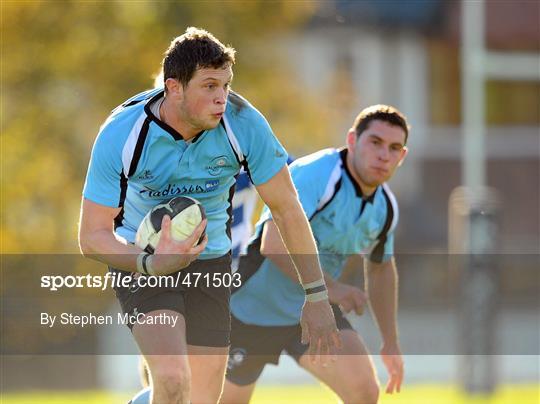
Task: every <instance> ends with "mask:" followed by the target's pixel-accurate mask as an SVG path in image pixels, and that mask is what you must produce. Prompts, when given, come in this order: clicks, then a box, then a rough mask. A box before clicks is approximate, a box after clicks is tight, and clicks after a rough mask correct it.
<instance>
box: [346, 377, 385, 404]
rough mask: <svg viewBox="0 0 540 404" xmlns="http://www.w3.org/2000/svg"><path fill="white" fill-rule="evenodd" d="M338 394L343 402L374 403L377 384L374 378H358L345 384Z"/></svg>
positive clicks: (377, 394) (377, 393) (377, 396)
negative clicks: (347, 384)
mask: <svg viewBox="0 0 540 404" xmlns="http://www.w3.org/2000/svg"><path fill="white" fill-rule="evenodd" d="M340 396H341V398H342V399H343V402H344V403H345V404H376V403H377V402H378V401H379V385H378V383H377V381H376V380H375V379H374V378H369V379H366V380H358V381H355V382H354V383H351V384H350V385H349V386H347V387H346V388H345V389H344V390H343V392H342V394H340Z"/></svg>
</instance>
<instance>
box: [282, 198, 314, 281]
mask: <svg viewBox="0 0 540 404" xmlns="http://www.w3.org/2000/svg"><path fill="white" fill-rule="evenodd" d="M272 214H273V219H274V222H275V224H276V226H277V227H278V229H279V232H280V234H281V237H282V238H283V241H284V242H285V245H286V246H287V250H288V251H289V253H290V254H291V258H292V260H293V262H294V265H295V267H296V269H297V271H298V276H299V278H300V280H301V282H302V283H309V282H313V281H316V280H319V279H321V278H322V276H323V275H322V271H321V267H320V264H319V257H318V255H317V246H316V244H315V240H314V238H313V235H312V233H311V230H310V227H309V222H308V220H307V218H306V216H305V214H304V213H303V211H302V208H301V207H300V204H299V203H298V202H297V203H296V205H295V206H294V208H289V209H287V211H286V212H283V213H280V212H272Z"/></svg>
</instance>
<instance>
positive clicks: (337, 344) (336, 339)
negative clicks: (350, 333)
mask: <svg viewBox="0 0 540 404" xmlns="http://www.w3.org/2000/svg"><path fill="white" fill-rule="evenodd" d="M332 347H333V348H334V350H340V349H342V348H343V342H342V341H341V334H340V333H339V331H338V330H335V331H334V332H333V333H332Z"/></svg>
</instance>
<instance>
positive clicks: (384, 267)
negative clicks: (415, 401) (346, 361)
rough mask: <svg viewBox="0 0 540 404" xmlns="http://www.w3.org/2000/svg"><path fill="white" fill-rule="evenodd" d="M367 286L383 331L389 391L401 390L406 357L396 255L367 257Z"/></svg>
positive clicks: (382, 353) (384, 360)
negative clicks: (402, 344)
mask: <svg viewBox="0 0 540 404" xmlns="http://www.w3.org/2000/svg"><path fill="white" fill-rule="evenodd" d="M364 262H365V278H366V290H367V292H368V297H369V302H370V306H371V310H372V312H373V315H374V317H375V320H376V321H377V325H378V326H379V330H380V332H381V335H382V340H383V344H382V348H381V356H382V359H383V362H384V364H385V365H386V368H387V369H388V372H389V373H390V380H389V382H388V384H387V386H386V392H387V393H392V392H393V391H394V390H396V391H398V392H399V390H400V387H401V382H402V381H403V360H402V358H401V349H400V346H399V337H398V329H397V307H398V274H397V269H396V264H395V261H394V259H393V258H391V259H389V260H388V261H384V262H381V263H377V262H373V261H370V260H369V259H365V260H364Z"/></svg>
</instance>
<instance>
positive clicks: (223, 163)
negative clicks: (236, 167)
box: [206, 156, 232, 175]
mask: <svg viewBox="0 0 540 404" xmlns="http://www.w3.org/2000/svg"><path fill="white" fill-rule="evenodd" d="M229 167H232V166H231V164H230V163H229V158H228V157H227V156H219V157H215V158H213V159H212V161H210V164H209V165H208V166H206V169H207V170H208V173H209V174H210V175H219V174H221V173H222V172H223V169H224V168H229Z"/></svg>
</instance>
